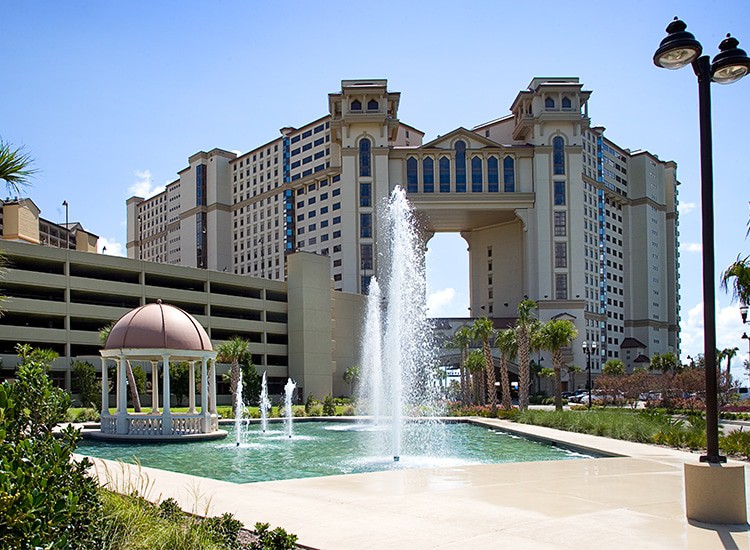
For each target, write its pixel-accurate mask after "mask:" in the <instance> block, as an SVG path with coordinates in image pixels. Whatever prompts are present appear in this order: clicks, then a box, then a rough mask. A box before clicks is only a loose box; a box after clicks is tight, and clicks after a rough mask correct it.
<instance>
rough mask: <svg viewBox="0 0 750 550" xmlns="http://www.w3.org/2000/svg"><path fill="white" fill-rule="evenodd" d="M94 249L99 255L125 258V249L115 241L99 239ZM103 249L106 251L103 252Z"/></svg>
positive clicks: (104, 238)
mask: <svg viewBox="0 0 750 550" xmlns="http://www.w3.org/2000/svg"><path fill="white" fill-rule="evenodd" d="M96 248H97V252H98V253H99V254H106V255H108V256H125V247H124V246H123V245H122V243H118V242H117V241H116V240H115V239H108V238H107V237H99V243H98V244H97V247H96ZM105 248H106V250H104V249H105Z"/></svg>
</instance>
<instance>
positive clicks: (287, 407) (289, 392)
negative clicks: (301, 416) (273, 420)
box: [284, 378, 297, 439]
mask: <svg viewBox="0 0 750 550" xmlns="http://www.w3.org/2000/svg"><path fill="white" fill-rule="evenodd" d="M296 387H297V384H295V383H294V381H292V379H291V378H289V379H287V383H286V385H285V386H284V413H285V414H284V428H286V435H288V436H289V438H290V439H291V437H292V418H294V415H293V414H292V397H293V395H294V388H296Z"/></svg>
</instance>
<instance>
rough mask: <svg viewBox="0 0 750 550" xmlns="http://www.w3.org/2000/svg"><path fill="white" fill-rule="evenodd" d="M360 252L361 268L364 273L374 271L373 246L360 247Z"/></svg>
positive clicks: (364, 245)
mask: <svg viewBox="0 0 750 550" xmlns="http://www.w3.org/2000/svg"><path fill="white" fill-rule="evenodd" d="M359 252H360V254H359V255H360V266H361V268H362V271H367V270H370V269H372V245H371V244H363V245H360V247H359Z"/></svg>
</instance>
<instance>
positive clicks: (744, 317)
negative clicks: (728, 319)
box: [740, 304, 747, 325]
mask: <svg viewBox="0 0 750 550" xmlns="http://www.w3.org/2000/svg"><path fill="white" fill-rule="evenodd" d="M740 315H741V316H742V324H743V325H744V324H745V323H747V304H742V305H741V306H740Z"/></svg>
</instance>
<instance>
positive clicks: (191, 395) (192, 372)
mask: <svg viewBox="0 0 750 550" xmlns="http://www.w3.org/2000/svg"><path fill="white" fill-rule="evenodd" d="M188 372H189V376H190V380H189V382H188V388H189V389H188V399H189V401H190V408H189V409H188V413H190V414H195V361H190V369H189V371H188Z"/></svg>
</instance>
